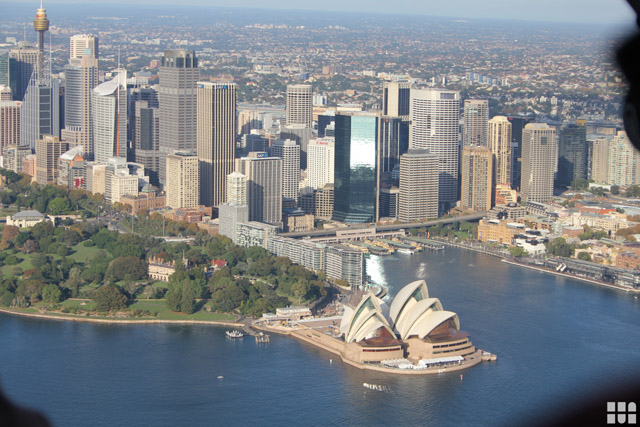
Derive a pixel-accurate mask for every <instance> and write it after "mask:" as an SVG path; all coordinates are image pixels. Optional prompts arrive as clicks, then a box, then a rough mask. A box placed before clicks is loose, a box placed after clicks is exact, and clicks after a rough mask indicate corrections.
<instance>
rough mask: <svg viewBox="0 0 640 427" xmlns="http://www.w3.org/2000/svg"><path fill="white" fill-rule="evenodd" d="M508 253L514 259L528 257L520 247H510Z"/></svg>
mask: <svg viewBox="0 0 640 427" xmlns="http://www.w3.org/2000/svg"><path fill="white" fill-rule="evenodd" d="M509 253H511V255H513V256H514V257H516V258H518V257H523V256H527V255H529V254H528V253H527V251H526V250H525V249H524V248H521V247H520V246H511V247H510V248H509Z"/></svg>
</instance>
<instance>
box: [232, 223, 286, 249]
mask: <svg viewBox="0 0 640 427" xmlns="http://www.w3.org/2000/svg"><path fill="white" fill-rule="evenodd" d="M277 232H278V227H277V226H275V225H271V224H265V223H262V222H257V221H247V222H241V223H238V224H237V226H236V244H237V245H238V246H243V247H245V248H248V247H251V246H260V247H263V248H265V249H266V248H267V242H268V241H269V239H270V238H272V237H274V236H275V235H276V233H277Z"/></svg>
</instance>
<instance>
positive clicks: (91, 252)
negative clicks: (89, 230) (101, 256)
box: [69, 242, 100, 263]
mask: <svg viewBox="0 0 640 427" xmlns="http://www.w3.org/2000/svg"><path fill="white" fill-rule="evenodd" d="M82 243H83V242H80V243H78V244H77V245H75V246H72V247H71V251H72V252H71V255H69V257H70V258H73V260H74V261H75V262H80V263H86V262H88V261H89V260H90V259H92V258H94V257H95V256H96V255H97V254H98V252H100V248H98V247H96V246H88V247H87V246H84V245H83V244H82Z"/></svg>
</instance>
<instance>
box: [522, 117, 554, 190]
mask: <svg viewBox="0 0 640 427" xmlns="http://www.w3.org/2000/svg"><path fill="white" fill-rule="evenodd" d="M557 146H558V145H557V142H556V130H555V128H553V127H551V126H549V125H547V124H546V123H529V124H527V125H526V126H525V127H524V130H523V131H522V177H521V184H520V193H521V195H522V201H523V202H546V201H548V200H549V199H551V197H553V174H554V171H555V170H556V165H557V152H558V151H557Z"/></svg>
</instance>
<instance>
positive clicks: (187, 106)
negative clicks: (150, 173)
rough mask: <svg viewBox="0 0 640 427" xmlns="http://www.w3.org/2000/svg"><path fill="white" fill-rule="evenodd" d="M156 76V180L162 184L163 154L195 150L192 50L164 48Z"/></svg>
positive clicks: (195, 69) (194, 63) (196, 72)
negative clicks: (158, 150)
mask: <svg viewBox="0 0 640 427" xmlns="http://www.w3.org/2000/svg"><path fill="white" fill-rule="evenodd" d="M158 77H159V80H160V84H159V88H158V97H159V103H160V184H161V185H165V184H166V173H165V166H166V164H165V157H166V156H167V155H168V154H171V153H173V152H174V151H184V152H194V153H195V152H196V146H197V144H196V105H197V102H196V99H197V93H196V89H197V83H198V79H199V78H200V70H199V69H198V58H197V57H196V55H195V52H194V51H192V50H182V49H181V50H165V52H164V56H163V57H162V65H161V66H160V69H159V71H158Z"/></svg>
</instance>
